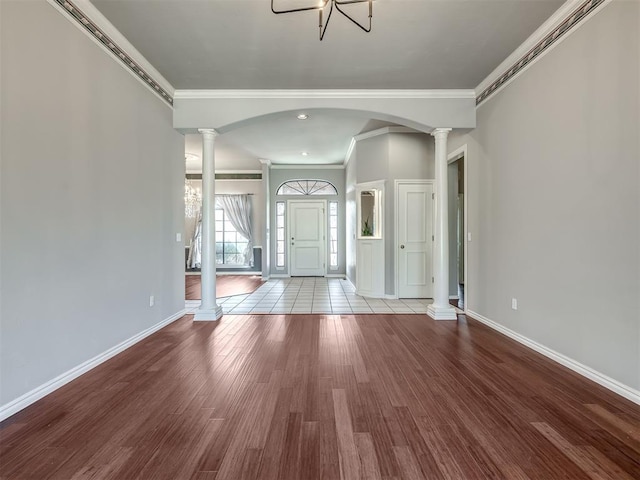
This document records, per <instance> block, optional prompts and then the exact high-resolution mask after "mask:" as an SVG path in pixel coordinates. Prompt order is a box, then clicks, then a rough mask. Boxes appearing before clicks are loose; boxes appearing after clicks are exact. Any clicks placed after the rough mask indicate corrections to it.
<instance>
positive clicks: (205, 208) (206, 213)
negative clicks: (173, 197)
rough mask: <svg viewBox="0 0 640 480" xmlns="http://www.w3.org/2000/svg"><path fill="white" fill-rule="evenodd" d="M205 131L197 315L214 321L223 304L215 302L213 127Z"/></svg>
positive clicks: (201, 131)
mask: <svg viewBox="0 0 640 480" xmlns="http://www.w3.org/2000/svg"><path fill="white" fill-rule="evenodd" d="M198 131H199V132H200V133H201V134H202V266H201V273H202V277H201V278H202V303H201V304H200V308H199V309H198V311H197V312H196V314H195V316H194V318H193V319H194V320H196V321H212V320H218V319H219V318H220V317H222V307H220V306H219V305H218V304H217V303H216V228H215V218H214V217H215V208H216V205H215V201H216V200H215V190H216V185H215V183H216V170H215V158H214V150H213V140H214V138H215V137H216V135H217V134H218V132H216V131H215V130H214V129H212V128H209V129H200V130H198Z"/></svg>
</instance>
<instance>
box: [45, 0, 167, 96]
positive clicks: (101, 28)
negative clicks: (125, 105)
mask: <svg viewBox="0 0 640 480" xmlns="http://www.w3.org/2000/svg"><path fill="white" fill-rule="evenodd" d="M47 2H48V3H49V4H50V5H52V6H53V7H54V8H55V9H56V10H58V11H59V12H60V13H61V14H62V15H63V16H64V17H65V18H67V19H68V20H69V21H70V22H72V23H73V24H74V25H75V26H76V27H78V28H79V29H80V30H81V31H82V32H84V33H85V34H86V35H87V36H88V37H89V38H91V40H93V41H94V42H95V43H96V44H98V45H99V46H100V47H101V48H102V49H103V50H104V51H105V52H108V53H109V54H110V55H112V56H113V57H114V58H115V59H116V60H117V61H118V64H119V65H120V66H121V67H123V68H124V69H125V70H126V71H127V72H129V73H130V74H131V75H133V76H134V77H135V78H136V79H137V80H138V81H140V82H141V83H142V84H144V85H145V86H146V87H147V88H148V89H149V90H151V91H152V92H153V93H155V94H156V95H157V96H158V97H159V98H160V99H162V100H164V101H165V102H166V103H167V104H169V105H173V95H174V93H175V88H173V86H172V85H171V84H170V83H169V82H168V81H167V80H166V79H165V78H164V77H163V76H162V75H161V74H160V72H158V70H156V69H155V68H154V67H153V65H151V63H149V61H148V60H147V59H146V58H144V56H143V55H142V54H141V53H140V52H139V51H138V50H137V49H136V48H135V47H134V46H133V45H132V44H131V43H130V42H129V41H128V40H127V39H126V38H125V36H124V35H122V33H120V31H118V29H117V28H116V27H114V26H113V24H112V23H111V22H110V21H109V20H107V18H106V17H105V16H104V15H102V13H100V11H99V10H98V9H97V8H96V7H95V6H94V5H93V4H92V3H91V2H89V0H47Z"/></svg>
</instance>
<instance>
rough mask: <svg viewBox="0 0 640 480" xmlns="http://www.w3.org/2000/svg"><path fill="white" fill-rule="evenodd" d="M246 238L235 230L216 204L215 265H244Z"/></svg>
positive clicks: (222, 210)
mask: <svg viewBox="0 0 640 480" xmlns="http://www.w3.org/2000/svg"><path fill="white" fill-rule="evenodd" d="M248 243H249V242H248V240H247V239H246V238H245V237H243V236H242V235H241V234H240V233H238V232H237V230H236V229H235V228H233V225H232V224H231V222H230V221H229V220H228V219H227V216H226V213H225V211H224V209H223V208H221V207H219V206H217V205H216V265H229V266H232V265H233V266H237V265H242V266H244V251H245V249H246V248H247V244H248Z"/></svg>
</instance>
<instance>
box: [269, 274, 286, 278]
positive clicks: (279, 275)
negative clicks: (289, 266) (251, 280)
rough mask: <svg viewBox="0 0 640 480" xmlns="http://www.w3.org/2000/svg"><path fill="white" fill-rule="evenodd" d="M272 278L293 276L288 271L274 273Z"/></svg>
mask: <svg viewBox="0 0 640 480" xmlns="http://www.w3.org/2000/svg"><path fill="white" fill-rule="evenodd" d="M270 278H291V276H290V275H289V274H288V273H272V274H271V275H270Z"/></svg>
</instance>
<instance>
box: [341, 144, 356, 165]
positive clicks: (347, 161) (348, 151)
mask: <svg viewBox="0 0 640 480" xmlns="http://www.w3.org/2000/svg"><path fill="white" fill-rule="evenodd" d="M356 143H357V140H356V139H355V137H351V142H349V148H347V153H346V154H345V156H344V162H342V164H343V165H344V166H345V167H346V166H347V164H348V163H349V160H350V159H351V154H352V153H353V150H354V148H356Z"/></svg>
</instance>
